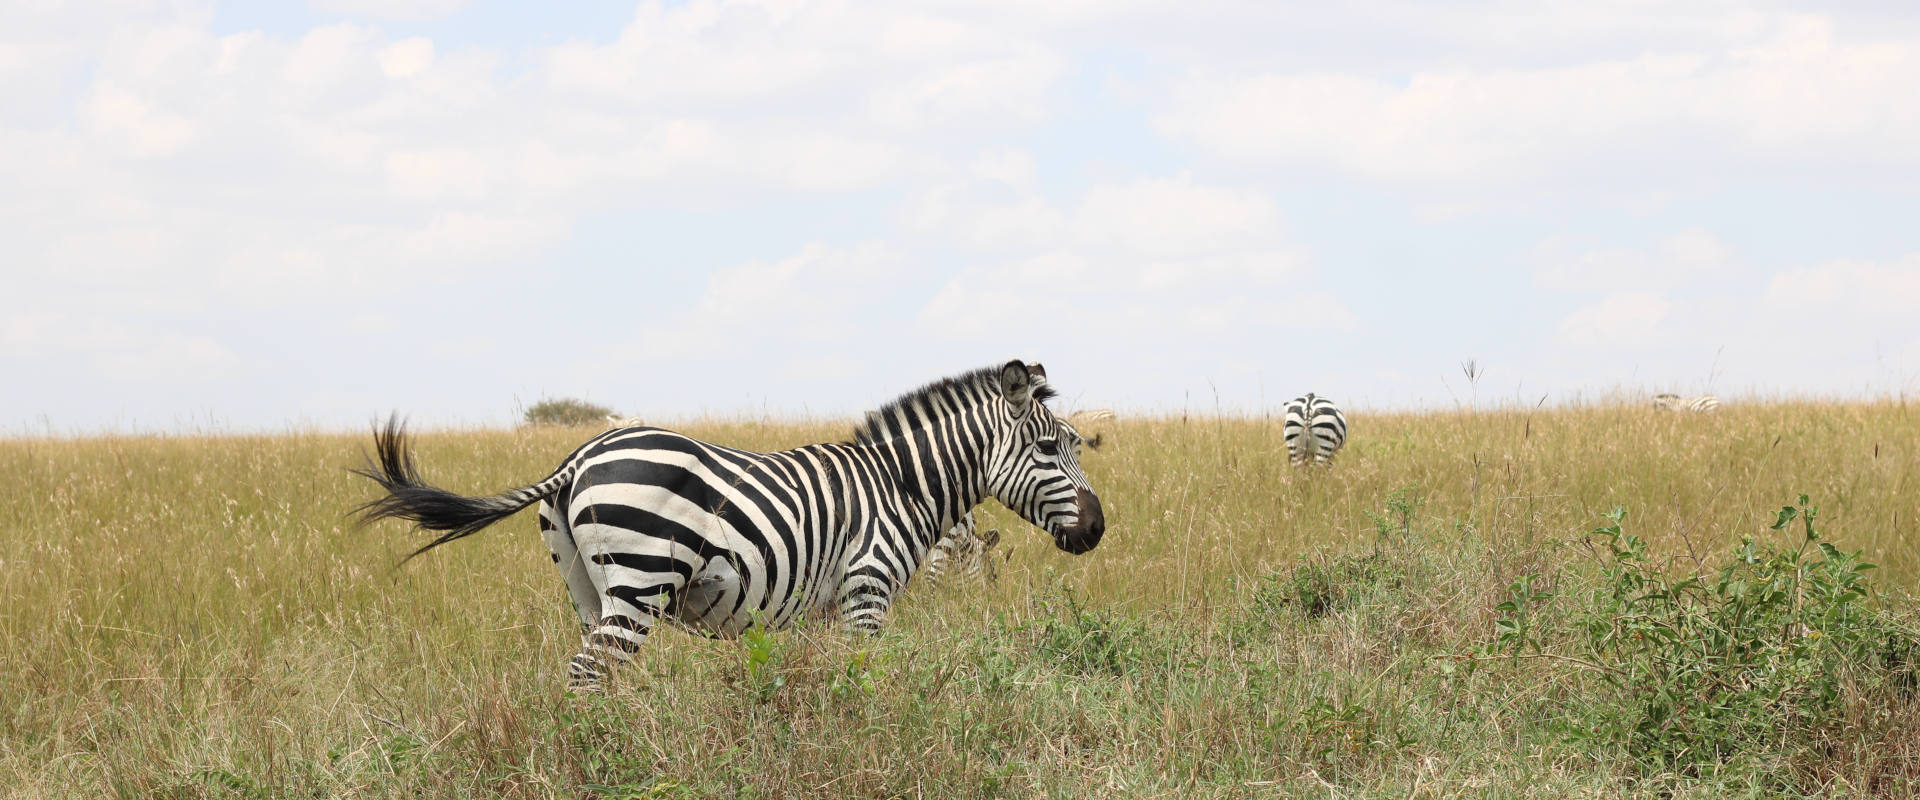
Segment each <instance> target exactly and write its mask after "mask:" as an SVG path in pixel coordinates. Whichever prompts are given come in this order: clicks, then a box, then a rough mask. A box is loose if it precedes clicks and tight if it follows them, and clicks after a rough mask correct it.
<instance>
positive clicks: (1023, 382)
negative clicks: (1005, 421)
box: [1000, 358, 1033, 414]
mask: <svg viewBox="0 0 1920 800" xmlns="http://www.w3.org/2000/svg"><path fill="white" fill-rule="evenodd" d="M1000 394H1001V395H1002V396H1004V397H1006V398H1007V405H1010V406H1013V410H1014V413H1015V414H1025V413H1027V404H1028V403H1029V402H1031V401H1032V400H1033V375H1032V373H1029V372H1027V365H1026V364H1025V363H1024V362H1022V361H1021V360H1020V359H1017V358H1016V359H1014V360H1012V361H1009V362H1007V365H1006V366H1004V367H1001V368H1000Z"/></svg>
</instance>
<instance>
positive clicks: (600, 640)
mask: <svg viewBox="0 0 1920 800" xmlns="http://www.w3.org/2000/svg"><path fill="white" fill-rule="evenodd" d="M1045 378H1046V370H1045V369H1044V368H1042V367H1041V366H1040V365H1039V364H1034V365H1031V366H1029V365H1027V364H1025V363H1022V362H1020V361H1018V360H1015V361H1009V362H1007V363H1006V364H1004V365H1001V366H997V367H989V368H986V369H980V370H975V371H973V372H968V373H966V374H963V375H959V376H955V377H952V378H946V379H943V380H939V381H935V382H933V383H930V384H927V385H926V386H923V387H921V388H919V389H916V390H914V391H912V392H908V393H907V394H905V395H902V396H901V397H900V398H899V399H897V400H895V401H893V402H891V403H888V404H887V405H885V406H883V407H881V408H880V410H878V411H874V412H871V413H869V414H868V415H867V418H866V421H865V422H863V423H862V424H861V425H860V426H859V427H858V429H856V430H855V432H854V438H853V440H852V441H850V442H844V443H837V444H816V445H807V446H804V447H799V448H795V449H793V450H786V451H781V452H777V453H754V452H748V451H745V450H736V449H733V448H730V447H721V446H719V445H714V444H708V443H706V442H702V441H698V440H696V439H692V438H689V437H687V436H684V435H681V434H678V433H673V432H671V431H666V430H662V429H659V428H651V427H634V428H617V429H614V430H610V431H606V432H604V433H601V434H599V435H598V436H595V437H593V438H592V439H589V440H588V441H587V442H586V444H583V445H581V446H580V447H579V448H577V449H575V450H574V451H573V453H572V454H570V455H568V456H567V457H566V459H565V460H564V461H562V462H561V464H560V466H559V468H557V469H555V470H554V471H553V473H552V474H550V475H548V476H547V477H545V478H543V479H541V480H540V481H539V482H538V483H534V484H531V485H528V486H522V487H519V488H516V489H509V490H507V491H505V492H501V493H500V494H497V495H493V496H490V497H463V496H461V495H458V494H454V493H452V492H449V491H446V490H444V489H437V488H434V487H432V486H429V485H427V484H426V483H425V482H424V481H423V480H422V479H421V477H420V473H419V471H418V470H417V469H416V468H415V466H414V463H413V457H412V453H411V452H410V450H409V448H408V446H407V439H406V435H405V433H404V432H403V431H402V429H401V426H400V423H399V421H398V420H397V419H393V420H389V421H388V422H387V424H386V426H385V427H384V428H382V429H380V430H377V431H375V436H374V443H375V450H376V451H377V454H378V459H379V461H378V463H377V464H370V465H369V466H368V467H367V468H365V469H362V470H356V472H358V473H359V474H360V475H363V476H365V477H367V478H370V479H372V480H374V481H375V482H377V483H379V484H380V486H381V488H383V489H385V490H386V492H387V495H386V496H385V497H382V498H380V499H378V500H374V501H372V502H369V503H367V504H366V505H364V506H361V508H360V513H361V518H362V520H363V521H371V520H377V519H381V518H387V517H392V518H398V519H405V520H411V521H412V522H414V523H415V524H416V525H417V526H418V527H420V528H423V529H426V530H429V531H440V532H442V533H441V535H440V536H439V538H436V539H434V540H433V541H431V542H428V543H427V544H426V545H424V546H422V547H421V548H420V549H418V550H415V551H413V554H412V555H409V556H408V558H413V557H414V556H418V555H420V554H421V553H424V552H426V551H428V550H431V549H433V548H435V547H438V546H440V545H443V544H446V543H448V542H451V541H453V540H455V539H459V538H462V537H465V536H469V535H471V534H474V533H477V532H479V531H480V530H481V529H483V528H485V527H487V526H488V525H491V524H493V523H495V522H498V521H500V520H502V519H505V518H506V517H508V516H510V515H512V514H513V513H514V512H516V511H518V510H520V509H522V508H525V507H527V506H529V505H533V504H535V503H538V504H539V506H540V530H541V534H542V536H543V537H544V538H545V539H546V542H547V547H548V549H549V550H550V551H551V552H552V554H553V560H554V563H555V564H556V565H558V567H559V569H560V575H561V577H562V578H564V579H565V581H566V584H567V590H568V592H569V593H570V594H571V595H572V597H573V602H574V606H575V608H576V609H577V610H578V612H579V614H580V620H581V622H582V623H583V625H585V627H586V632H585V635H584V637H583V639H584V641H583V645H582V647H581V649H580V652H579V654H578V655H575V656H574V657H573V660H572V661H571V662H570V663H569V665H568V668H567V672H568V683H569V685H570V686H571V687H572V688H574V689H577V690H579V691H583V692H598V691H601V690H602V689H603V687H604V681H605V679H606V677H607V676H608V675H609V674H610V673H611V671H612V669H613V668H614V667H616V666H618V665H620V664H624V663H626V662H628V661H630V660H632V658H633V654H634V653H635V652H636V651H637V650H638V649H639V647H640V645H641V643H642V642H643V641H645V639H646V636H647V634H648V633H649V632H650V631H652V630H653V627H654V625H655V624H656V623H657V622H658V621H659V620H660V619H661V617H662V616H663V615H664V616H668V617H670V618H672V619H674V620H677V621H678V622H679V623H680V624H682V625H684V626H686V627H688V628H691V629H693V630H696V631H699V632H703V633H706V634H708V635H711V636H723V637H730V636H737V635H739V634H740V633H742V632H744V631H746V630H747V629H748V628H750V627H752V626H755V625H759V626H763V627H766V628H781V627H785V626H787V625H788V624H791V623H792V622H793V621H794V620H795V619H796V618H799V617H800V616H802V615H803V614H806V613H807V612H808V611H810V610H816V609H820V610H824V609H826V608H829V607H832V608H837V609H838V610H839V616H840V618H841V620H842V621H843V622H844V623H845V624H846V625H847V627H849V628H850V629H852V630H855V631H862V632H874V631H877V630H879V628H880V626H881V624H882V622H883V621H884V619H885V617H886V612H887V609H888V607H889V606H890V605H891V604H892V602H893V593H894V592H895V591H896V590H897V589H898V588H899V587H900V586H902V585H904V584H905V583H906V582H907V580H908V579H909V578H911V577H913V574H914V572H915V571H916V570H918V569H919V568H920V566H921V564H922V563H923V562H924V561H925V560H926V557H927V553H928V550H929V549H930V548H931V547H932V546H933V542H934V540H935V538H936V537H938V536H939V535H941V534H942V533H944V532H945V531H947V530H948V529H950V528H952V527H953V526H954V525H956V524H959V522H960V520H961V518H962V517H963V516H965V515H966V514H967V512H968V511H969V510H971V509H972V508H973V507H974V506H975V505H977V504H978V503H980V502H981V501H982V500H983V499H985V498H987V497H992V498H994V499H996V500H999V501H1000V502H1001V503H1003V504H1005V505H1006V506H1007V507H1008V508H1009V509H1011V510H1012V511H1013V512H1014V513H1016V514H1018V515H1020V517H1021V518H1023V519H1025V520H1027V521H1028V522H1030V523H1032V524H1034V525H1036V526H1038V527H1040V528H1042V529H1045V530H1046V531H1047V532H1048V533H1050V534H1051V535H1052V536H1053V540H1054V545H1055V546H1057V547H1059V548H1060V549H1061V550H1065V551H1067V552H1069V553H1074V554H1079V553H1085V552H1087V551H1089V550H1092V549H1093V548H1094V547H1095V546H1096V545H1098V544H1099V543H1100V537H1101V536H1102V535H1103V534H1104V533H1105V532H1106V519H1105V516H1104V514H1103V513H1102V510H1101V507H1100V499H1099V497H1098V496H1097V495H1095V494H1094V492H1093V488H1092V487H1091V486H1090V485H1088V483H1087V478H1086V475H1085V474H1084V473H1083V472H1081V470H1080V464H1079V461H1078V459H1077V458H1076V456H1075V450H1074V448H1073V447H1070V446H1069V447H1062V446H1061V445H1062V443H1061V441H1060V439H1061V437H1062V436H1063V435H1070V432H1071V431H1072V429H1071V428H1067V427H1065V426H1063V425H1061V423H1060V421H1059V420H1058V419H1056V418H1055V417H1054V416H1053V412H1052V411H1050V410H1048V409H1047V406H1046V403H1045V401H1046V399H1047V398H1049V397H1051V396H1053V391H1052V390H1051V389H1049V388H1047V387H1046V385H1045V383H1046V381H1045Z"/></svg>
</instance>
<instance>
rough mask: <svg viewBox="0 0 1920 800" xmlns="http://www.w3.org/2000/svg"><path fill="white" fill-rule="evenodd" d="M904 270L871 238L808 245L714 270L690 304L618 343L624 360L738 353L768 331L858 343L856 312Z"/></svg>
mask: <svg viewBox="0 0 1920 800" xmlns="http://www.w3.org/2000/svg"><path fill="white" fill-rule="evenodd" d="M903 277H904V271H903V265H902V263H901V260H900V256H899V254H898V253H895V252H893V251H891V250H889V249H887V248H886V247H885V246H883V245H880V244H877V243H868V244H862V245H859V246H856V247H852V248H834V247H828V246H825V245H821V244H817V243H815V244H809V245H807V246H806V247H804V248H802V249H801V251H800V252H799V253H797V254H795V255H793V256H791V257H788V258H783V259H780V260H778V261H772V262H761V261H754V262H749V263H746V264H741V265H738V266H734V267H729V268H726V269H722V270H719V271H717V272H715V273H714V274H713V275H712V276H711V277H710V278H708V280H707V285H706V289H705V291H704V292H703V293H702V294H701V296H700V299H699V300H698V301H697V302H695V303H694V304H693V305H692V306H691V307H689V308H686V309H685V310H682V311H679V312H677V313H673V314H668V315H666V316H665V317H664V318H659V319H653V320H649V321H647V322H646V323H645V324H643V325H641V326H640V327H639V328H638V330H636V331H635V334H634V336H633V340H632V343H631V344H622V345H620V349H621V351H622V354H621V355H620V356H617V357H619V358H622V359H623V360H628V361H640V362H656V361H674V360H685V359H711V358H725V357H729V356H733V355H737V354H739V353H740V352H742V350H743V349H744V348H747V347H748V346H749V345H753V344H755V343H757V342H758V341H759V340H760V338H761V337H763V336H766V335H768V334H769V333H772V334H774V335H776V336H778V337H779V339H780V341H781V342H783V343H788V342H807V343H815V344H818V345H821V346H822V347H824V348H825V349H828V350H835V349H838V350H849V349H858V347H859V345H860V340H861V337H862V326H861V325H860V324H859V323H860V321H861V319H862V314H861V312H862V311H863V310H865V309H867V308H868V307H870V306H872V305H875V304H878V303H881V302H883V301H884V298H885V296H886V295H887V294H888V293H889V290H890V289H895V288H897V287H898V286H899V284H900V282H901V280H902V278H903Z"/></svg>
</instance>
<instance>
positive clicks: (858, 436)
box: [848, 365, 1059, 444]
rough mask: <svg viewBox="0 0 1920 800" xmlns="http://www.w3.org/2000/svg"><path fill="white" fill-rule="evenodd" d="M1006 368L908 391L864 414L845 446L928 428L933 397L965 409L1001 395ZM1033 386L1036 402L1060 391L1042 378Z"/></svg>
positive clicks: (978, 371)
mask: <svg viewBox="0 0 1920 800" xmlns="http://www.w3.org/2000/svg"><path fill="white" fill-rule="evenodd" d="M1004 366H1005V365H996V366H991V367H981V368H979V369H976V370H973V371H971V372H966V373H963V374H960V375H954V376H951V377H947V378H941V379H939V380H936V381H934V382H932V383H929V384H927V385H925V386H922V387H920V388H918V389H914V390H912V391H909V392H907V393H906V394H903V395H900V396H899V397H897V398H895V399H894V400H893V401H892V402H889V403H887V404H886V405H883V406H881V407H879V408H877V409H875V410H873V411H869V412H867V418H866V420H865V421H863V422H861V423H860V425H859V427H856V428H854V430H853V439H852V440H851V441H850V442H848V444H878V443H880V442H885V441H889V440H892V439H897V438H899V437H901V436H904V435H906V434H909V433H913V432H914V431H917V430H920V429H921V428H924V427H926V426H927V424H928V423H929V422H930V421H931V420H929V419H928V417H927V412H929V411H933V410H935V409H938V408H939V407H940V406H939V404H937V403H935V402H933V400H934V398H935V397H936V396H937V397H941V398H944V399H946V400H947V405H952V406H965V405H967V404H969V403H977V402H978V401H977V400H974V399H973V398H976V397H999V396H1000V370H1001V369H1003V368H1004ZM1034 383H1035V386H1034V387H1033V399H1034V401H1035V402H1039V403H1044V402H1046V401H1047V400H1048V399H1049V398H1051V397H1053V396H1054V395H1056V394H1059V392H1056V391H1054V390H1053V388H1052V387H1050V386H1048V385H1047V384H1046V381H1045V379H1036V380H1035V381H1034ZM902 409H904V410H905V411H906V415H905V416H906V417H907V423H906V425H905V427H902V426H901V424H900V420H899V416H900V415H898V414H896V413H895V412H898V411H901V410H902Z"/></svg>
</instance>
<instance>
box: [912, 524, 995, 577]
mask: <svg viewBox="0 0 1920 800" xmlns="http://www.w3.org/2000/svg"><path fill="white" fill-rule="evenodd" d="M999 544H1000V531H999V529H997V528H994V529H989V530H988V531H987V532H986V533H984V534H983V533H981V532H980V529H979V528H978V527H977V526H976V523H975V522H974V518H973V512H971V511H969V512H967V515H966V516H964V517H961V518H960V524H958V525H955V526H953V529H952V530H949V531H947V533H946V535H945V536H942V537H940V540H939V541H937V542H934V543H933V548H932V549H931V550H928V551H927V563H926V565H925V566H923V567H921V570H920V571H921V573H922V574H924V575H925V579H924V580H925V583H926V585H927V587H928V588H937V587H939V586H940V585H941V584H942V583H943V582H945V581H946V580H947V575H948V574H949V573H952V574H954V575H958V576H961V577H963V578H965V579H966V580H967V581H969V582H972V583H976V584H991V583H993V582H994V581H995V580H996V579H997V578H998V577H999V571H998V570H997V569H995V568H994V565H993V558H992V557H991V554H990V553H988V551H989V550H992V549H993V548H994V547H996V546H998V545H999Z"/></svg>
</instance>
